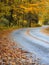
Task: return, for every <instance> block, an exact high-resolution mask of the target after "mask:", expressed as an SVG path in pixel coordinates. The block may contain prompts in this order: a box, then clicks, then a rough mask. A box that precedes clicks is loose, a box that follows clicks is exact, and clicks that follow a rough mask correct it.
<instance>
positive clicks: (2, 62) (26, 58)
mask: <svg viewBox="0 0 49 65" xmlns="http://www.w3.org/2000/svg"><path fill="white" fill-rule="evenodd" d="M11 31H12V30H3V31H0V65H38V62H37V60H33V57H32V55H31V53H29V52H27V51H24V50H22V49H21V48H18V47H17V45H16V44H15V43H14V42H12V41H10V40H9V39H8V34H9V33H10V32H11Z"/></svg>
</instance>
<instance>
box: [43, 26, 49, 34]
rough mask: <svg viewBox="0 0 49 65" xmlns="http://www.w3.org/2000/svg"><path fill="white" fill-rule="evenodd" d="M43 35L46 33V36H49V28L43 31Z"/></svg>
mask: <svg viewBox="0 0 49 65" xmlns="http://www.w3.org/2000/svg"><path fill="white" fill-rule="evenodd" d="M42 33H44V34H46V35H49V27H47V28H44V29H43V30H42Z"/></svg>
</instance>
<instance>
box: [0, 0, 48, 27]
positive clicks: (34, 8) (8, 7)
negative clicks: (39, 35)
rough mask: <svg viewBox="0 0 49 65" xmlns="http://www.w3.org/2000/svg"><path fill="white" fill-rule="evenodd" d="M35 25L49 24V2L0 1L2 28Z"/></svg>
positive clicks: (36, 0) (45, 0) (28, 0)
mask: <svg viewBox="0 0 49 65" xmlns="http://www.w3.org/2000/svg"><path fill="white" fill-rule="evenodd" d="M34 24H35V25H36V26H40V25H42V24H49V0H0V26H6V27H10V26H21V27H32V26H33V25H34ZM39 24H40V25H39Z"/></svg>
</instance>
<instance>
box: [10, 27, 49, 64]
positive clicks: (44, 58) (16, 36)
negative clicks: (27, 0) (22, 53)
mask: <svg viewBox="0 0 49 65" xmlns="http://www.w3.org/2000/svg"><path fill="white" fill-rule="evenodd" d="M42 28H44V27H39V28H38V27H37V28H22V29H19V30H15V31H13V32H12V33H11V38H12V40H13V41H14V42H17V43H18V46H19V47H20V48H22V49H24V50H27V51H28V52H31V53H34V54H35V55H36V57H37V58H40V60H41V61H40V62H41V63H43V64H45V65H49V36H47V35H45V34H43V33H42V32H41V31H40V30H41V29H42Z"/></svg>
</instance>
